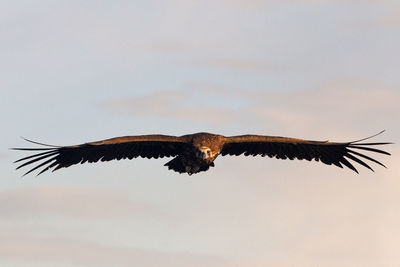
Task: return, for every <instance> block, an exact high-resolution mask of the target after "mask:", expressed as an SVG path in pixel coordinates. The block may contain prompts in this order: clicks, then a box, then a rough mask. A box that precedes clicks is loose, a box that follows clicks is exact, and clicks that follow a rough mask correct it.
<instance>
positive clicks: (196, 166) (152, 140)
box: [13, 131, 391, 175]
mask: <svg viewBox="0 0 400 267" xmlns="http://www.w3.org/2000/svg"><path fill="white" fill-rule="evenodd" d="M382 132H383V131H382ZM382 132H380V133H382ZM380 133H379V134H380ZM376 135H377V134H376ZM376 135H373V136H371V137H368V138H364V139H361V140H357V141H352V142H329V141H309V140H303V139H297V138H288V137H280V136H263V135H240V136H231V137H226V136H223V135H218V134H211V133H195V134H188V135H183V136H179V137H178V136H169V135H155V134H152V135H139V136H123V137H116V138H111V139H106V140H102V141H97V142H90V143H84V144H81V145H72V146H53V145H45V144H41V143H38V142H34V141H30V140H28V139H25V140H27V141H29V142H31V143H34V144H37V145H42V146H45V147H36V148H13V149H15V150H25V151H31V152H36V153H35V154H33V155H30V156H27V157H24V158H21V159H19V160H17V161H16V162H20V163H22V164H21V165H19V166H18V167H17V169H19V168H22V167H24V166H27V165H31V164H34V163H36V164H37V165H36V166H34V167H33V168H32V169H30V170H29V171H28V172H26V173H25V174H24V175H26V174H28V173H31V172H32V171H34V170H37V169H39V168H42V169H41V171H40V172H39V173H38V175H39V174H41V173H43V172H45V171H47V170H52V171H55V170H58V169H60V168H66V167H69V166H71V165H74V164H78V163H81V164H82V163H86V162H90V163H91V162H97V161H110V160H114V159H116V160H120V159H133V158H137V157H142V158H149V159H150V158H163V157H174V158H173V159H172V160H171V161H169V162H167V163H166V164H165V165H164V166H167V167H168V169H170V170H174V171H176V172H179V173H187V174H189V175H191V174H195V173H199V172H203V171H207V170H208V169H209V168H210V167H214V160H215V159H216V158H217V157H218V156H219V155H221V156H226V155H230V156H239V155H241V154H244V155H245V156H257V155H260V156H262V157H265V156H268V157H270V158H274V157H275V158H277V159H290V160H293V159H299V160H303V159H305V160H308V161H311V160H315V161H320V162H322V163H324V164H327V165H335V166H338V167H340V168H343V166H345V167H348V168H349V169H351V170H353V171H355V172H357V173H358V171H357V169H356V168H355V167H354V166H353V164H354V163H353V164H352V163H350V161H354V162H356V163H358V164H360V165H362V166H364V167H366V168H368V169H370V170H372V171H373V169H372V168H371V167H370V166H369V165H368V164H367V163H366V162H368V161H371V162H374V163H376V164H379V165H381V166H383V167H385V166H384V165H383V164H382V163H381V162H379V161H377V160H376V159H374V158H372V157H370V156H368V155H366V154H363V153H361V152H372V153H379V154H385V155H390V154H389V153H388V152H386V151H383V150H380V149H377V148H375V147H374V146H379V145H387V144H391V143H387V142H384V143H366V142H363V141H365V140H367V139H370V138H372V137H374V136H376ZM349 160H350V161H349Z"/></svg>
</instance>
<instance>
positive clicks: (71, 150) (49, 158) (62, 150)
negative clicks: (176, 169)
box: [12, 135, 186, 175]
mask: <svg viewBox="0 0 400 267" xmlns="http://www.w3.org/2000/svg"><path fill="white" fill-rule="evenodd" d="M27 141H29V142H31V143H35V144H39V145H44V144H41V143H37V142H33V141H30V140H27ZM185 145H186V142H185V139H184V138H181V137H176V136H167V135H141V136H124V137H116V138H111V139H106V140H102V141H98V142H91V143H85V144H81V145H75V146H50V145H45V146H47V147H45V148H12V149H14V150H25V151H34V152H39V153H36V154H34V155H30V156H27V157H24V158H22V159H19V160H17V161H15V162H21V163H22V164H21V165H19V166H18V167H17V169H19V168H22V167H24V166H27V165H31V164H34V163H39V164H37V165H36V166H34V168H32V169H30V170H29V171H28V172H27V173H25V174H24V175H26V174H28V173H30V172H32V171H34V170H36V169H38V168H41V167H43V169H42V170H41V171H40V172H39V174H41V173H43V172H45V171H47V170H49V169H51V168H54V169H53V171H55V170H58V169H60V168H65V167H69V166H71V165H74V164H78V163H85V162H97V161H99V160H100V161H110V160H114V159H117V160H120V159H126V158H128V159H132V158H136V157H142V158H159V157H160V158H162V157H171V156H176V155H178V154H180V153H181V152H182V150H183V148H184V146H185ZM39 174H38V175H39Z"/></svg>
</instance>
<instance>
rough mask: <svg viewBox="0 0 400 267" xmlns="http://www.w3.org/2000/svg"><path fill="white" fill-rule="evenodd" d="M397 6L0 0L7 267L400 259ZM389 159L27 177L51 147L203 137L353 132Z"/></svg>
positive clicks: (117, 167)
mask: <svg viewBox="0 0 400 267" xmlns="http://www.w3.org/2000/svg"><path fill="white" fill-rule="evenodd" d="M399 10H400V4H399V2H398V1H394V0H393V1H390V0H386V1H385V0H383V1H382V0H380V1H374V0H369V1H359V0H350V1H349V0H346V1H333V0H321V1H317V0H300V1H288V0H283V1H273V0H270V1H263V0H248V1H242V0H232V1H228V0H213V1H208V0H206V1H191V0H186V1H181V0H171V1H124V0H116V1H84V2H82V1H46V0H43V1H40V2H38V1H30V0H21V1H0V25H1V26H0V58H1V61H0V92H1V97H0V121H1V123H2V127H1V128H2V138H1V140H0V148H1V149H0V178H1V179H0V266H16V267H19V266H60V267H64V266H65V267H66V266H68V267H70V266H77V267H81V266H143V267H150V266H174V267H176V266H211V267H231V266H283V267H286V266H399V264H400V253H399V247H400V230H399V227H398V226H399V225H400V206H399V205H398V203H400V165H399V164H398V163H399V162H400V149H399V148H398V145H397V144H398V143H399V136H400V125H399V123H398V121H399V120H398V116H399V114H400V107H399V104H398V102H399V100H400V76H399V75H398V73H399V71H400V53H399V49H398V48H399V47H400V19H399V18H400V14H399ZM381 130H386V132H385V133H383V134H381V135H379V136H377V137H375V138H374V139H373V140H376V141H391V142H394V143H395V144H394V145H390V146H387V147H386V148H385V149H386V150H387V151H389V152H391V153H392V156H391V157H387V156H384V155H382V156H380V155H377V156H376V158H377V159H378V160H380V161H382V162H383V163H384V164H385V165H386V166H387V167H388V168H387V169H385V168H382V167H380V166H377V165H375V166H373V167H374V169H375V172H371V171H369V170H367V169H365V168H364V169H363V168H362V167H360V168H359V170H360V174H359V175H357V174H355V173H353V172H352V171H350V170H347V169H340V168H336V167H331V166H325V165H323V164H320V163H316V162H302V161H283V160H276V159H266V158H261V157H260V158H258V157H254V158H249V157H246V158H245V157H243V156H241V157H219V158H218V159H217V160H216V162H215V165H216V167H215V168H212V169H210V170H209V171H208V172H205V173H200V174H197V175H192V176H190V177H189V176H187V175H179V174H177V173H175V172H172V171H168V169H167V168H166V167H164V166H163V164H165V163H166V161H167V160H166V159H157V160H156V159H153V160H147V159H146V160H145V159H136V160H134V161H115V162H108V163H96V164H86V165H79V166H73V167H70V168H67V169H62V170H59V171H57V172H54V173H45V174H43V175H40V176H38V177H35V175H28V176H25V177H22V174H23V173H24V172H23V170H22V171H21V170H18V171H16V170H15V167H16V165H15V164H13V161H15V160H17V159H18V158H21V157H23V156H25V155H26V154H25V153H23V152H18V151H12V150H9V148H11V147H24V146H30V144H28V143H27V142H26V141H24V140H23V139H22V138H21V137H26V138H29V139H32V140H35V141H38V142H43V143H49V144H54V145H73V144H81V143H85V142H90V141H97V140H102V139H106V138H111V137H116V136H125V135H141V134H150V133H160V134H168V135H184V134H188V133H195V132H199V131H208V132H213V133H219V134H223V135H227V136H230V135H239V134H248V133H249V134H262V135H279V136H287V137H297V138H304V139H311V140H327V139H328V140H331V141H351V140H357V139H361V138H363V137H367V136H370V135H373V134H375V133H378V132H380V131H381Z"/></svg>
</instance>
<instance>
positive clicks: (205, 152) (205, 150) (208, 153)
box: [196, 146, 214, 161]
mask: <svg viewBox="0 0 400 267" xmlns="http://www.w3.org/2000/svg"><path fill="white" fill-rule="evenodd" d="M196 156H197V157H198V158H200V159H202V160H204V161H209V160H212V159H213V158H214V153H213V152H212V150H211V148H209V147H206V146H202V147H200V148H198V150H197V153H196Z"/></svg>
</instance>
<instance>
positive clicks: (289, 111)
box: [102, 79, 400, 138]
mask: <svg viewBox="0 0 400 267" xmlns="http://www.w3.org/2000/svg"><path fill="white" fill-rule="evenodd" d="M189 88H190V89H189ZM397 99H400V91H399V90H398V89H397V88H395V87H391V86H388V85H385V84H382V83H378V82H374V81H369V80H354V79H336V80H331V81H329V82H325V83H323V84H320V85H319V86H318V87H315V88H312V89H310V90H299V91H294V92H293V91H290V92H287V91H265V90H263V89H260V88H259V89H253V90H252V89H251V88H250V89H248V90H245V89H244V88H243V89H240V88H239V89H231V88H229V87H225V86H221V85H218V84H211V83H192V84H188V85H187V86H186V87H185V89H182V90H175V91H169V92H165V91H159V92H152V93H149V94H147V95H143V96H140V97H136V98H128V99H127V98H124V99H115V100H110V101H107V102H105V103H104V104H103V105H102V106H103V107H106V108H108V109H111V110H114V111H117V112H119V113H121V114H122V113H123V114H128V115H129V116H132V117H139V116H145V117H148V118H149V117H150V118H151V117H154V118H166V119H172V120H180V121H186V122H187V121H199V122H202V123H204V124H210V125H227V124H229V123H235V124H238V123H240V124H246V125H247V128H255V129H258V130H260V131H263V132H264V131H266V130H268V132H271V131H277V130H280V131H281V132H282V130H284V132H287V133H298V134H299V133H300V134H301V135H302V134H309V133H310V132H311V131H313V132H317V131H318V132H319V133H320V134H323V135H325V136H327V137H328V138H332V137H333V136H336V137H337V138H342V137H344V138H348V134H349V132H350V131H354V129H357V128H358V129H360V128H361V127H362V128H364V129H366V130H368V134H373V133H375V132H378V131H380V130H382V129H389V130H393V127H394V126H395V125H393V122H394V121H395V119H396V115H395V114H397V113H398V112H399V107H398V104H397ZM216 100H217V101H216ZM224 100H225V102H229V103H231V104H230V105H226V104H225V102H224ZM260 122H262V123H260ZM311 129H312V130H311ZM339 129H347V130H346V131H341V130H339ZM355 134H358V133H355ZM354 136H355V137H356V138H358V137H360V136H358V135H357V136H356V135H354ZM361 137H362V136H361Z"/></svg>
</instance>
